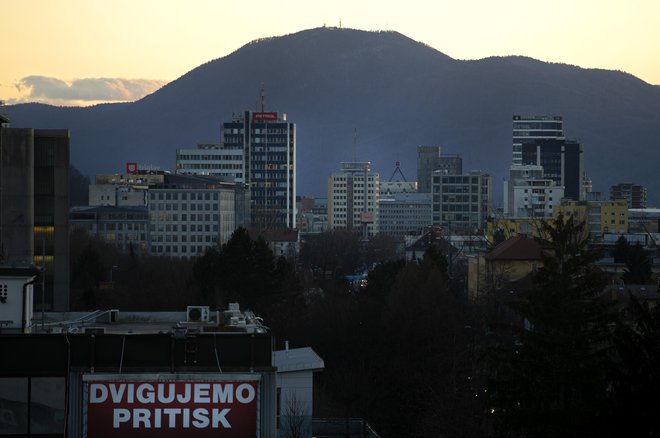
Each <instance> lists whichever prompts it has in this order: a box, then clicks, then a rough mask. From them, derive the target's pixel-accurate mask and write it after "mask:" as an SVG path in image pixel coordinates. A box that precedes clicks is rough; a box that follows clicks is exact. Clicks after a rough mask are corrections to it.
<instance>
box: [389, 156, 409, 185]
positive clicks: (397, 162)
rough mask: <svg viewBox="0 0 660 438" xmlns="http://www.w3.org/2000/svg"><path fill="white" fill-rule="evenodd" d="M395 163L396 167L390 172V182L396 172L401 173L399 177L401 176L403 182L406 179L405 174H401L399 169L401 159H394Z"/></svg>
mask: <svg viewBox="0 0 660 438" xmlns="http://www.w3.org/2000/svg"><path fill="white" fill-rule="evenodd" d="M395 165H396V168H395V169H394V172H393V173H392V176H391V177H390V182H392V180H393V179H394V175H396V174H397V173H398V174H399V175H401V178H403V180H404V181H405V182H408V180H407V179H406V176H405V175H404V174H403V172H402V171H401V161H399V160H396V163H395Z"/></svg>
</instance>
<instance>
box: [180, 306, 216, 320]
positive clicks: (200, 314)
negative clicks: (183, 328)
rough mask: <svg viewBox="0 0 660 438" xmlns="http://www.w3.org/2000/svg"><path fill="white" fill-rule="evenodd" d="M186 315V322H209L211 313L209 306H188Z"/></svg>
mask: <svg viewBox="0 0 660 438" xmlns="http://www.w3.org/2000/svg"><path fill="white" fill-rule="evenodd" d="M186 314H187V315H188V319H187V321H188V322H209V320H210V315H211V312H210V311H209V306H188V310H187V311H186Z"/></svg>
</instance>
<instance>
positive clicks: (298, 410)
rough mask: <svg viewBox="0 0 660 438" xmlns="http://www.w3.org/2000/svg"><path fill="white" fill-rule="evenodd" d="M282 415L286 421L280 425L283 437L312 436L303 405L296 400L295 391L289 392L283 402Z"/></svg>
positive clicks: (304, 437) (298, 437) (301, 437)
mask: <svg viewBox="0 0 660 438" xmlns="http://www.w3.org/2000/svg"><path fill="white" fill-rule="evenodd" d="M283 414H284V415H283V417H284V418H285V419H286V420H285V422H284V423H283V424H282V426H283V431H284V434H285V435H284V436H286V437H287V438H307V437H310V436H311V435H312V433H311V432H312V431H311V427H310V426H311V424H310V422H309V421H307V409H306V406H305V403H304V402H303V401H302V400H300V399H299V398H298V395H297V393H296V391H295V390H289V392H288V394H287V397H286V399H285V401H284V412H283Z"/></svg>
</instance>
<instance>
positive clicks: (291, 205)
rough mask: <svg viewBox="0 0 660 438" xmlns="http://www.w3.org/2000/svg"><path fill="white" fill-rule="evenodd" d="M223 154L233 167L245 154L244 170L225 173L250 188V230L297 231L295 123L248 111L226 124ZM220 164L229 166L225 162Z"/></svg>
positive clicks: (270, 114)
mask: <svg viewBox="0 0 660 438" xmlns="http://www.w3.org/2000/svg"><path fill="white" fill-rule="evenodd" d="M219 150H220V151H223V152H222V153H220V152H219V153H220V154H221V155H222V154H226V155H227V156H229V157H230V160H229V162H227V164H232V165H238V162H237V159H236V158H237V153H238V151H241V152H242V154H243V157H242V167H241V168H236V169H233V168H232V169H223V170H226V171H229V170H231V171H232V172H231V173H233V174H234V175H235V178H236V180H237V182H244V183H246V184H248V185H249V187H250V228H251V229H253V230H255V231H257V232H259V231H260V230H267V229H283V228H295V226H296V125H295V123H290V122H287V121H286V114H282V116H281V117H280V115H279V114H278V113H277V112H254V111H245V112H244V113H243V114H239V115H234V117H233V119H232V121H231V122H225V123H223V124H222V132H221V149H219ZM230 151H234V152H236V153H231V154H230V153H229V152H230ZM206 152H208V151H206ZM220 162H221V163H225V161H224V158H223V159H221V160H220ZM241 178H242V180H241Z"/></svg>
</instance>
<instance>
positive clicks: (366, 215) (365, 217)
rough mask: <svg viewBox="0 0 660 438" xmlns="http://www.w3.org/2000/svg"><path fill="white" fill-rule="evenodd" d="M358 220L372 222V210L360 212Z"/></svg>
mask: <svg viewBox="0 0 660 438" xmlns="http://www.w3.org/2000/svg"><path fill="white" fill-rule="evenodd" d="M360 222H362V223H363V224H373V223H374V213H373V211H363V212H360Z"/></svg>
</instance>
